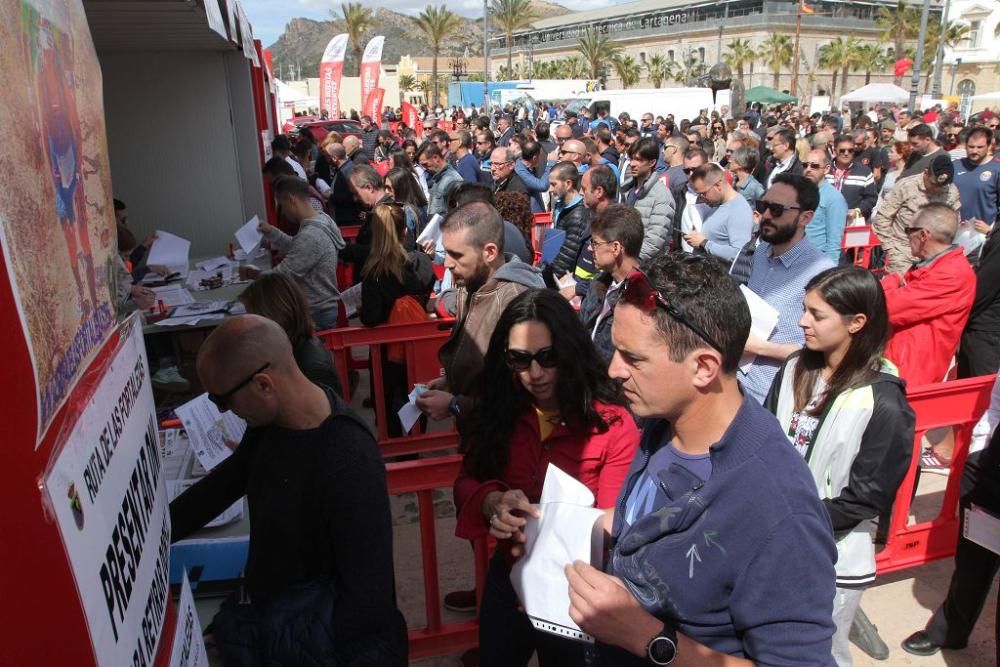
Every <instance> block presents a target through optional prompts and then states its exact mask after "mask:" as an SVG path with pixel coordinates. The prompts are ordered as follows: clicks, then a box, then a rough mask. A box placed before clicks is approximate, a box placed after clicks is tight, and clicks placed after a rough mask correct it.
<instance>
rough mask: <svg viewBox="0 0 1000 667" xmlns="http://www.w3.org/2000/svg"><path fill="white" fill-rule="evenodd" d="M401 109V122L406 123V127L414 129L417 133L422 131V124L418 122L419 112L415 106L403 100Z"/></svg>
mask: <svg viewBox="0 0 1000 667" xmlns="http://www.w3.org/2000/svg"><path fill="white" fill-rule="evenodd" d="M402 110H403V122H404V123H405V124H406V127H408V128H410V129H411V130H416V132H417V135H421V134H422V133H423V131H424V125H423V123H421V122H420V114H419V113H417V107H415V106H413V105H412V104H410V103H409V102H403V107H402Z"/></svg>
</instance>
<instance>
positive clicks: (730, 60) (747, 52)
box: [722, 39, 757, 86]
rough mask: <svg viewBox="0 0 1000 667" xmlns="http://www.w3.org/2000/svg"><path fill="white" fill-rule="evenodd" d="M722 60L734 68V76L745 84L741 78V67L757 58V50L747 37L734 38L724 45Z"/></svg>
mask: <svg viewBox="0 0 1000 667" xmlns="http://www.w3.org/2000/svg"><path fill="white" fill-rule="evenodd" d="M722 60H723V61H724V62H725V63H726V64H728V65H729V66H730V67H732V68H733V69H735V70H736V78H737V79H738V80H739V82H740V83H742V84H743V85H744V86H746V82H745V81H744V80H743V68H744V67H745V66H746V65H750V64H752V63H753V62H755V61H756V60H757V52H756V51H754V48H753V44H751V43H750V40H749V39H734V40H733V41H731V42H729V44H727V45H726V52H725V53H724V54H723V55H722Z"/></svg>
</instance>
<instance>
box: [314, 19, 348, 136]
mask: <svg viewBox="0 0 1000 667" xmlns="http://www.w3.org/2000/svg"><path fill="white" fill-rule="evenodd" d="M346 52H347V33H341V34H339V35H337V36H336V37H334V38H333V39H331V40H330V42H329V43H328V44H327V45H326V50H324V51H323V59H322V60H321V61H320V63H319V106H320V109H325V110H326V111H328V112H329V117H330V118H339V117H340V77H341V75H342V74H343V73H344V54H345V53H346Z"/></svg>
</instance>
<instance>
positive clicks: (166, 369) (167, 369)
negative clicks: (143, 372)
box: [153, 366, 191, 394]
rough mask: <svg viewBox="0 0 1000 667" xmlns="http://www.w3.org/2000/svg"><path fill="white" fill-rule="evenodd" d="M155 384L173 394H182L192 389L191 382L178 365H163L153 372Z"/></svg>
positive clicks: (161, 389)
mask: <svg viewBox="0 0 1000 667" xmlns="http://www.w3.org/2000/svg"><path fill="white" fill-rule="evenodd" d="M153 386H154V387H156V388H157V389H159V390H160V391H166V392H170V393H172V394H181V393H184V392H185V391H188V390H190V389H191V383H190V382H188V381H187V380H186V379H185V378H184V376H183V375H181V373H180V371H179V370H177V367H176V366H162V367H161V368H160V370H158V371H156V372H155V373H153Z"/></svg>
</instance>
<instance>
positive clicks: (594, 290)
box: [580, 272, 622, 363]
mask: <svg viewBox="0 0 1000 667" xmlns="http://www.w3.org/2000/svg"><path fill="white" fill-rule="evenodd" d="M610 286H611V274H610V273H607V272H602V273H601V274H600V275H598V276H597V277H596V278H594V279H593V280H592V281H590V288H589V289H588V290H587V294H586V295H585V296H584V297H583V303H581V304H580V319H581V320H582V321H583V327H584V328H585V329H586V330H587V333H588V334H591V338H592V339H593V341H594V347H595V348H597V352H598V354H600V355H601V358H602V359H604V361H605V362H606V363H610V362H611V357H613V356H614V354H615V346H614V344H613V343H612V342H611V324H612V322H614V318H615V306H616V305H617V304H618V299H619V298H621V295H622V291H621V290H620V289H618V290H615V291H614V292H612V293H611V296H610V297H608V288H609V287H610ZM608 298H610V299H611V303H610V304H609V305H610V307H611V310H610V311H609V312H608V314H607V315H605V316H604V319H603V320H601V323H600V326H598V327H597V330H596V331H595V330H594V325H595V324H596V323H597V318H598V317H599V316H600V314H601V310H602V309H603V308H604V300H605V299H608Z"/></svg>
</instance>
